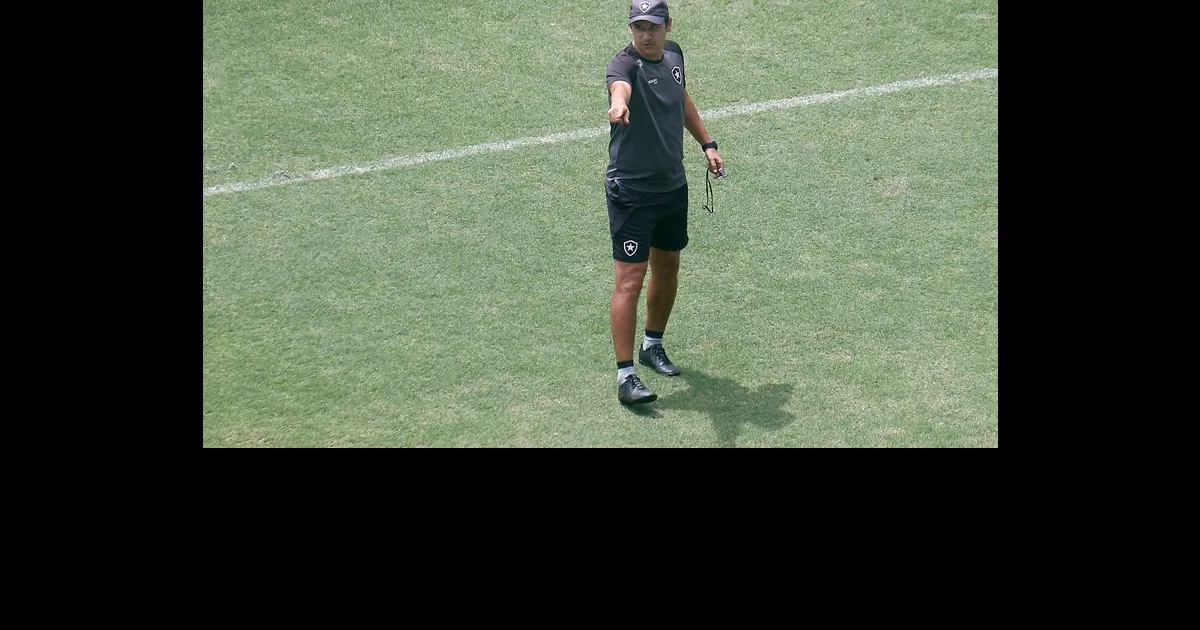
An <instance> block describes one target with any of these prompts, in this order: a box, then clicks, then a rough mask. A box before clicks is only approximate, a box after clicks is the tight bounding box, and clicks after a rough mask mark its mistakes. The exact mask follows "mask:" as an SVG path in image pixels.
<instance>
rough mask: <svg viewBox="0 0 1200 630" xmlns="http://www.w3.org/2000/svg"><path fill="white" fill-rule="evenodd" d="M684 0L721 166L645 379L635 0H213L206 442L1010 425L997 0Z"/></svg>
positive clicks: (648, 443)
mask: <svg viewBox="0 0 1200 630" xmlns="http://www.w3.org/2000/svg"><path fill="white" fill-rule="evenodd" d="M396 5H399V6H396ZM670 5H671V10H672V16H673V18H674V21H675V27H674V30H673V32H672V33H671V34H670V35H669V37H670V38H671V39H674V40H675V41H677V42H679V44H680V45H681V47H682V49H683V51H684V54H685V57H686V59H687V71H688V88H689V92H690V94H691V96H692V98H693V99H694V100H695V101H696V104H697V106H698V107H699V109H700V110H701V111H702V113H707V114H708V117H706V123H707V126H708V129H709V131H710V132H711V133H712V134H713V135H714V137H716V138H717V139H718V140H719V142H720V144H721V153H722V155H723V156H724V157H725V160H726V163H727V166H728V170H729V174H730V177H728V178H727V179H724V180H720V181H717V182H714V194H715V200H716V211H715V212H714V213H711V214H710V213H708V212H704V211H703V210H702V209H701V206H702V204H703V203H704V171H703V159H702V157H701V153H700V151H699V149H698V148H697V147H695V146H693V145H694V143H693V142H691V140H690V139H688V140H687V141H686V144H685V146H687V147H688V149H689V153H688V158H687V159H688V163H687V166H688V172H689V176H690V177H691V180H690V198H691V218H690V232H691V238H692V242H691V244H690V245H689V246H688V248H687V249H686V250H684V252H683V257H682V260H683V263H682V272H681V288H680V295H679V299H678V301H677V303H676V309H675V311H674V312H673V314H672V317H671V322H670V326H669V328H668V330H667V335H666V339H665V341H666V347H667V348H668V350H669V352H670V354H671V357H672V359H673V360H674V361H675V362H676V363H677V364H678V365H679V366H680V367H681V368H682V369H683V374H682V375H680V376H678V377H675V378H667V377H662V376H659V375H657V374H654V373H653V372H652V371H650V370H649V369H648V368H645V367H640V366H639V374H640V375H641V376H642V378H643V380H645V381H646V383H647V384H648V385H649V386H650V387H651V388H652V389H654V390H655V391H656V392H657V393H658V394H659V400H658V401H657V402H655V403H652V404H650V405H645V406H643V407H641V408H637V409H630V408H626V407H623V406H621V405H620V404H618V403H617V400H616V368H615V364H614V359H613V350H612V343H611V339H610V337H609V331H608V300H609V296H610V294H611V291H612V282H613V269H612V260H611V254H610V247H611V246H610V243H609V240H608V228H607V215H606V212H605V205H604V198H603V175H604V169H605V165H606V159H607V135H606V133H607V132H606V123H605V121H604V112H605V110H606V108H607V104H606V91H605V88H604V66H605V64H606V63H607V61H608V60H609V58H611V56H612V55H613V53H615V52H616V51H617V50H618V49H619V48H620V47H622V46H624V45H625V44H626V43H627V42H628V39H629V31H628V27H627V25H626V22H627V20H626V12H627V10H628V4H627V3H626V2H624V0H564V1H562V2H555V3H545V2H532V1H524V0H520V1H518V0H457V1H455V2H449V1H447V0H429V1H426V2H420V3H394V2H381V1H374V0H358V1H343V2H336V1H335V2H329V1H315V0H313V1H298V0H277V1H267V2H263V1H261V0H255V1H250V0H205V2H204V182H203V183H204V197H203V200H204V201H203V204H204V221H203V226H204V227H203V231H204V261H203V263H204V288H203V294H204V317H203V321H204V324H203V326H204V341H203V346H204V348H203V353H204V375H203V447H205V448H248V447H274V448H303V447H353V448H366V447H625V448H706V447H750V448H825V447H848V448H888V447H897V448H916V447H931V448H995V447H998V434H999V430H998V429H999V427H998V397H999V391H998V382H997V375H998V367H999V365H998V330H997V322H998V273H999V270H998V247H999V245H998V211H999V201H998V192H999V191H998V166H999V158H998V144H999V133H998V114H999V106H998V88H999V80H998V20H999V16H998V2H997V0H946V1H936V2H935V1H920V2H917V1H909V2H903V1H900V0H895V1H879V2H872V1H867V0H860V1H844V2H834V1H825V2H819V1H818V2H812V1H807V2H801V1H798V0H796V1H787V0H776V1H767V0H726V1H721V0H693V1H685V0H672V1H671V2H670ZM514 140H519V141H518V142H511V141H514ZM640 314H641V315H644V305H643V307H642V309H641V310H640ZM639 339H640V333H639Z"/></svg>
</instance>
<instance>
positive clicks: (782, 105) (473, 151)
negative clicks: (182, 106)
mask: <svg viewBox="0 0 1200 630" xmlns="http://www.w3.org/2000/svg"><path fill="white" fill-rule="evenodd" d="M999 73H1000V71H999V70H998V69H996V68H982V69H979V70H969V71H966V72H958V73H955V74H944V75H941V76H935V77H924V78H921V79H911V80H908V81H897V82H895V83H888V84H885V85H876V86H872V87H865V88H855V89H853V90H845V91H843V92H828V93H826V94H814V95H811V96H798V97H795V98H785V99H780V100H777V101H763V102H761V103H746V104H744V105H730V106H728V107H718V108H716V109H709V110H705V111H702V112H700V115H701V116H702V117H703V118H704V120H705V121H708V120H713V119H716V118H725V117H727V116H742V115H745V114H757V113H759V112H766V111H770V110H773V109H790V108H792V107H802V106H805V105H820V104H823V103H832V102H834V101H841V100H846V99H849V98H855V97H859V96H878V95H880V94H890V93H892V92H900V91H903V90H911V89H915V88H923V87H935V86H939V85H952V84H955V83H964V82H967V81H974V80H976V79H988V78H992V77H995V76H998V75H999ZM607 134H608V125H607V124H605V125H603V126H601V127H590V128H587V129H576V130H574V131H563V132H560V133H552V134H549V135H545V136H537V137H529V138H517V139H515V140H505V141H503V142H488V143H485V144H474V145H471V146H469V147H460V148H457V149H445V150H442V151H432V152H430V153H419V154H417V155H401V156H397V157H390V158H385V159H382V160H376V161H374V162H368V163H366V164H351V165H347V166H332V167H329V168H323V169H320V170H317V171H312V172H311V173H304V174H300V175H288V174H285V173H277V174H275V175H272V176H271V177H267V178H265V179H260V180H258V181H253V182H243V183H235V184H222V185H220V186H209V187H207V188H205V189H204V196H205V197H209V196H212V195H222V194H227V193H236V192H245V191H248V190H257V189H259V188H267V187H270V186H282V185H284V184H295V183H298V182H308V181H314V180H318V179H332V178H334V177H341V176H343V175H354V174H356V173H372V172H375V171H385V170H388V169H393V168H400V167H404V166H417V165H420V164H426V163H429V162H437V161H439V160H451V159H454V158H460V157H467V156H469V155H478V154H480V153H494V152H498V151H511V150H513V149H519V148H521V147H527V146H531V145H537V144H558V143H560V142H567V141H570V140H581V139H583V138H595V137H599V136H604V135H607Z"/></svg>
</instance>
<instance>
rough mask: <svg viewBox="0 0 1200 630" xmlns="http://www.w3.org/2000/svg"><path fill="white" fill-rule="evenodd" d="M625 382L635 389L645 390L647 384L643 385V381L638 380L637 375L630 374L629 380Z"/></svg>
mask: <svg viewBox="0 0 1200 630" xmlns="http://www.w3.org/2000/svg"><path fill="white" fill-rule="evenodd" d="M625 380H626V382H628V383H629V386H630V387H632V388H633V389H644V388H645V387H646V386H645V384H643V383H642V379H640V378H638V375H637V374H630V375H629V378H627V379H625Z"/></svg>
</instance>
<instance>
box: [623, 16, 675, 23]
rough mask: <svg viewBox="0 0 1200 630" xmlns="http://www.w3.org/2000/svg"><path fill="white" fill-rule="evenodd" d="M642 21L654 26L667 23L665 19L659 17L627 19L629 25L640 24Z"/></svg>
mask: <svg viewBox="0 0 1200 630" xmlns="http://www.w3.org/2000/svg"><path fill="white" fill-rule="evenodd" d="M642 20H645V21H647V22H654V23H655V24H662V23H663V22H666V21H667V18H665V17H662V16H661V15H639V16H637V17H631V18H629V23H630V24H633V23H634V22H641V21H642Z"/></svg>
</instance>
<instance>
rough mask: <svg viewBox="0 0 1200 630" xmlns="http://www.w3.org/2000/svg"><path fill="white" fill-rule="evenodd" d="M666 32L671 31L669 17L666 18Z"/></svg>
mask: <svg viewBox="0 0 1200 630" xmlns="http://www.w3.org/2000/svg"><path fill="white" fill-rule="evenodd" d="M667 32H668V33H670V32H671V18H667Z"/></svg>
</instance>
